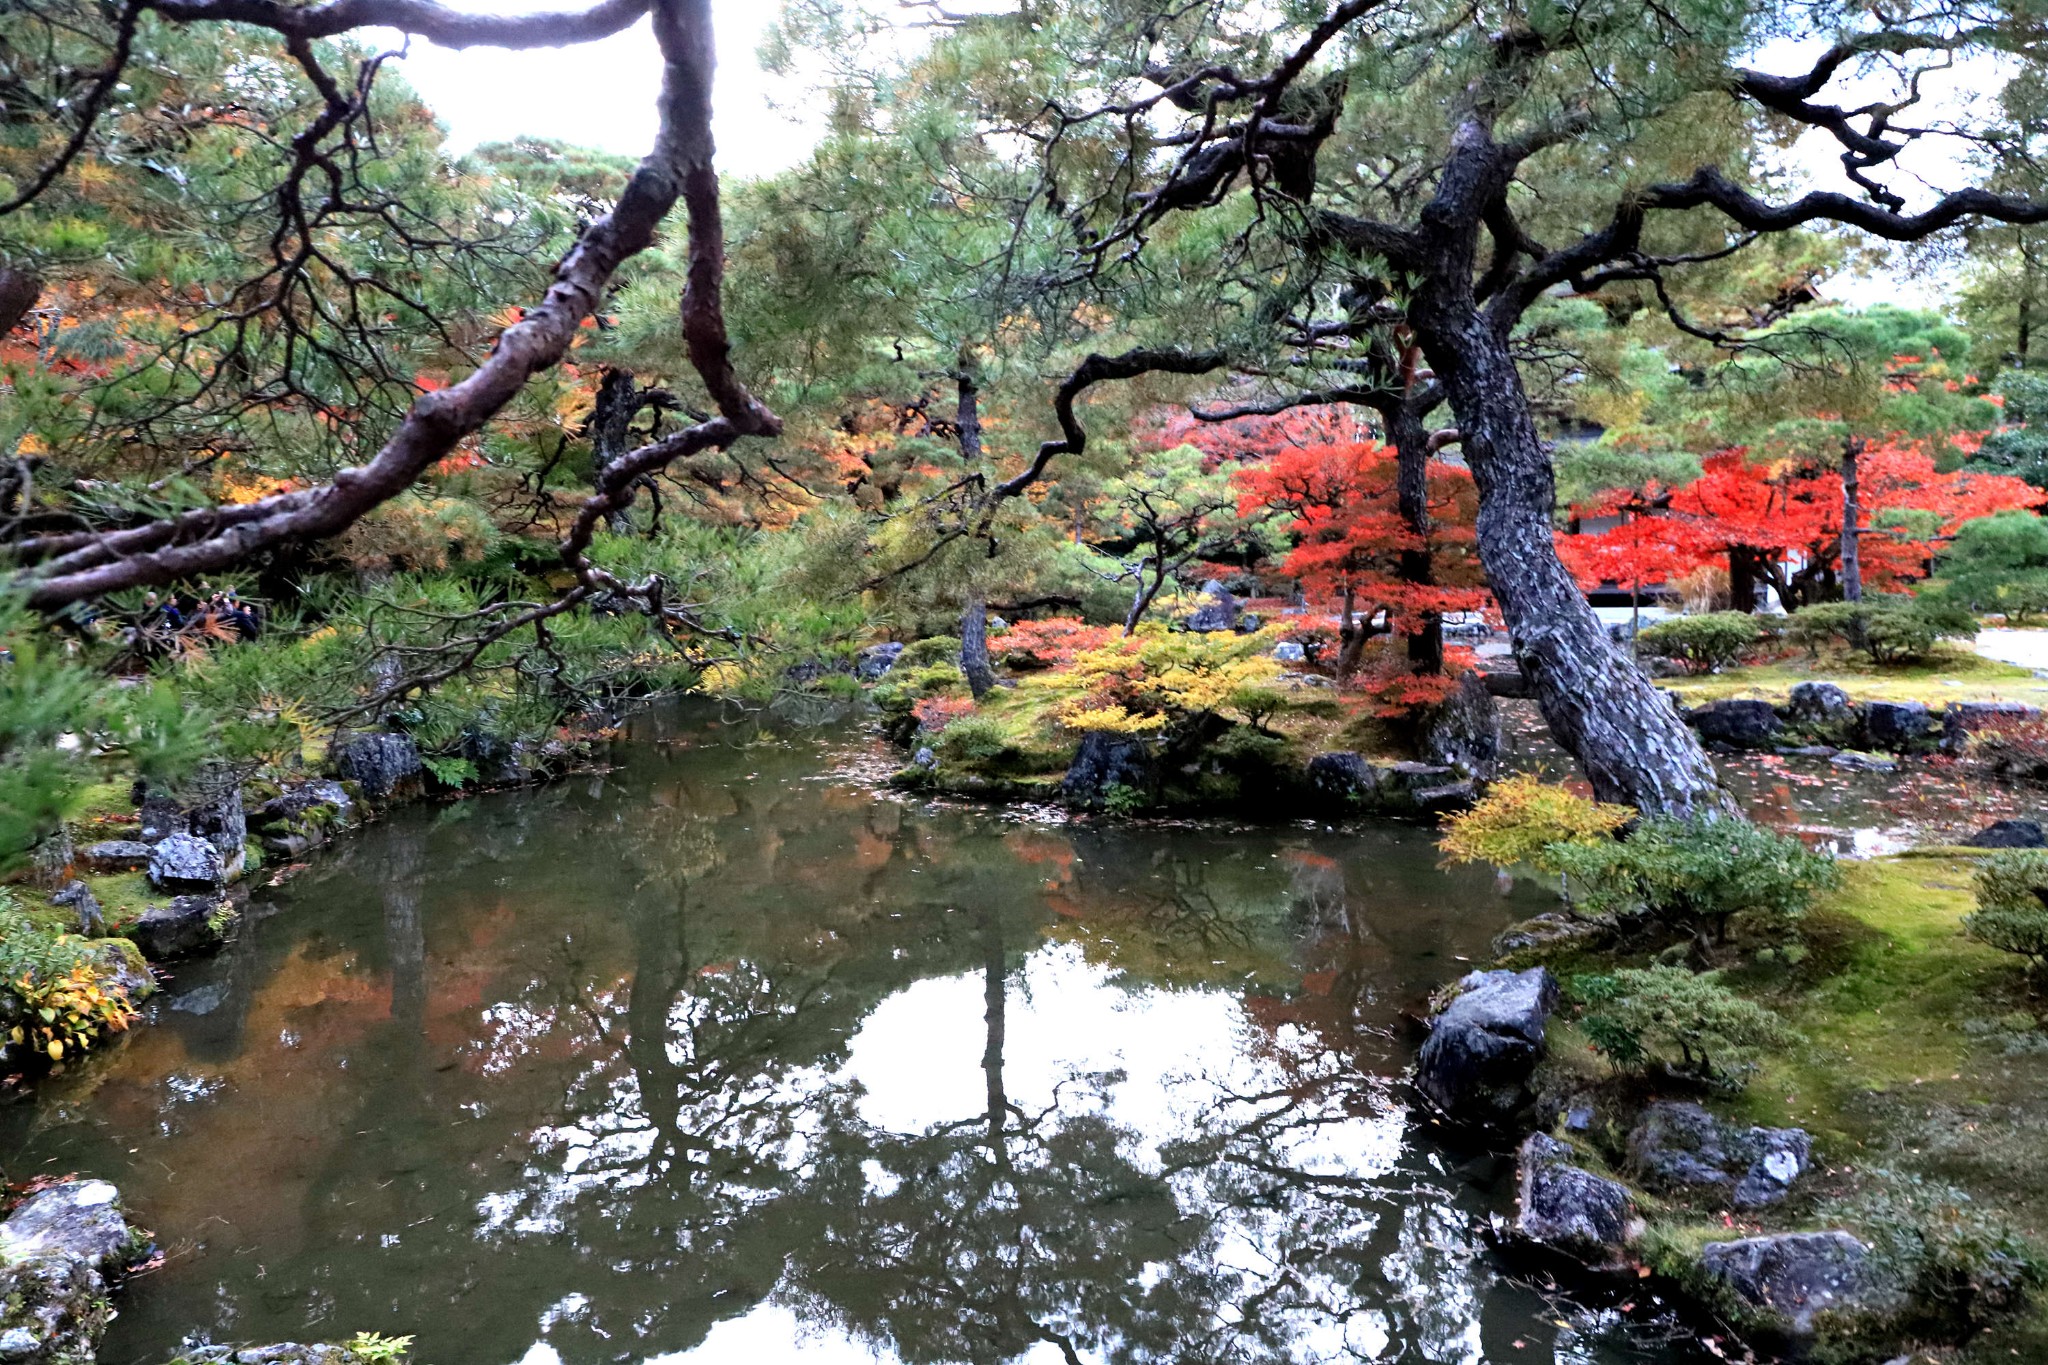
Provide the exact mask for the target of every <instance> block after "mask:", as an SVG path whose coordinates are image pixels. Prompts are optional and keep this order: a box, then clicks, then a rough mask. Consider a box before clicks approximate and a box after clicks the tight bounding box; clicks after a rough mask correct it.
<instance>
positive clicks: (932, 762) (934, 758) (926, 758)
mask: <svg viewBox="0 0 2048 1365" xmlns="http://www.w3.org/2000/svg"><path fill="white" fill-rule="evenodd" d="M910 766H911V767H913V768H923V769H924V770H925V771H926V772H930V771H931V770H932V769H934V768H936V767H938V766H939V756H938V755H937V754H935V753H933V752H932V746H931V745H929V744H925V745H921V746H919V748H918V751H917V752H916V753H914V754H912V755H911V756H910Z"/></svg>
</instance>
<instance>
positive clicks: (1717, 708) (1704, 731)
mask: <svg viewBox="0 0 2048 1365" xmlns="http://www.w3.org/2000/svg"><path fill="white" fill-rule="evenodd" d="M1687 719H1688V720H1690V721H1691V722H1692V727H1693V728H1694V729H1695V730H1698V731H1699V732H1700V738H1702V739H1708V740H1712V741H1714V742H1715V743H1717V744H1726V745H1728V746H1729V747H1730V748H1734V749H1764V748H1769V747H1770V745H1771V742H1772V741H1773V740H1774V739H1775V738H1776V737H1777V733H1778V713H1777V712H1776V711H1774V710H1772V709H1771V704H1770V703H1769V702H1767V701H1758V700H1755V699H1753V698H1747V697H1730V698H1728V699H1726V700H1725V701H1710V702H1708V703H1707V704H1706V705H1705V706H1702V707H1698V708H1696V709H1695V710H1694V711H1693V713H1692V715H1691V716H1689V717H1687Z"/></svg>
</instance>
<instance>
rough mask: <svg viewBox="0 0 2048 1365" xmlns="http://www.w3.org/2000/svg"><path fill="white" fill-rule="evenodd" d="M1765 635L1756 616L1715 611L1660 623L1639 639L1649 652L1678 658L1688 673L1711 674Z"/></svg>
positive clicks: (1735, 658)
mask: <svg viewBox="0 0 2048 1365" xmlns="http://www.w3.org/2000/svg"><path fill="white" fill-rule="evenodd" d="M1763 636H1764V628H1763V626H1762V624H1761V623H1760V622H1758V620H1757V619H1756V618H1755V617H1754V616H1751V615H1748V614H1747V613H1745V612H1739V611H1712V612H1708V613H1706V614H1705V615H1704V616H1679V617H1674V618H1673V619H1671V620H1669V621H1659V622H1658V623H1657V624H1656V625H1654V626H1647V627H1645V628H1644V629H1643V630H1642V631H1641V632H1639V633H1638V634H1637V636H1636V640H1637V641H1638V643H1640V644H1641V645H1642V647H1643V649H1644V650H1645V651H1646V652H1647V653H1650V654H1661V655H1664V656H1665V657H1666V658H1670V659H1676V660H1677V661H1678V662H1679V664H1681V665H1682V666H1683V667H1684V668H1685V671H1686V672H1688V673H1712V672H1714V671H1715V670H1717V669H1722V668H1726V667H1728V665H1730V664H1732V663H1735V662H1737V661H1738V660H1740V659H1741V657H1742V656H1743V654H1744V653H1746V652H1747V651H1748V650H1749V649H1751V648H1752V647H1753V646H1754V645H1755V644H1756V643H1757V641H1759V640H1761V639H1762V638H1763Z"/></svg>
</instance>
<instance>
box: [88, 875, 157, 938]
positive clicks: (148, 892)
mask: <svg viewBox="0 0 2048 1365" xmlns="http://www.w3.org/2000/svg"><path fill="white" fill-rule="evenodd" d="M81 880H83V881H84V882H85V884H86V886H87V888H88V889H90V890H91V892H92V894H93V896H94V897H95V898H96V899H97V900H98V901H99V903H100V913H101V914H102V915H104V916H105V917H106V923H107V928H108V929H110V930H116V931H118V930H121V929H125V928H127V927H128V926H129V925H131V924H133V923H135V921H136V920H138V919H141V918H142V912H143V911H144V910H147V909H148V908H149V907H150V906H152V905H162V904H163V903H164V896H163V894H162V893H161V892H159V891H157V890H155V889H154V888H153V887H151V886H150V884H149V877H148V875H147V874H146V873H142V872H114V873H107V874H105V875H98V874H94V873H86V874H85V875H84V876H83V878H82V879H81Z"/></svg>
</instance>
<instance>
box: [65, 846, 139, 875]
mask: <svg viewBox="0 0 2048 1365" xmlns="http://www.w3.org/2000/svg"><path fill="white" fill-rule="evenodd" d="M155 852H156V850H155V849H154V848H152V847H151V846H150V845H148V844H145V843H143V842H142V841H141V840H140V839H105V840H102V841H101V842H99V843H97V844H87V845H86V846H85V848H84V849H82V850H81V851H80V852H79V855H78V861H79V862H81V863H83V864H85V870H86V871H88V872H134V871H137V870H138V869H141V868H145V867H148V866H149V860H150V857H151V855H153V854H154V853H155Z"/></svg>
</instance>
